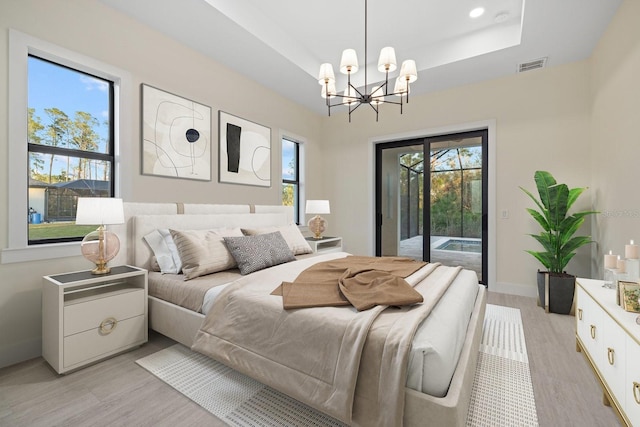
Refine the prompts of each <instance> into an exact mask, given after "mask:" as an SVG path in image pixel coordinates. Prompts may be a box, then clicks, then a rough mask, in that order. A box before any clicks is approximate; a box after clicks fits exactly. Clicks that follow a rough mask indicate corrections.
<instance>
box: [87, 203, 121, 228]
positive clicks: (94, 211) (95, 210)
mask: <svg viewBox="0 0 640 427" xmlns="http://www.w3.org/2000/svg"><path fill="white" fill-rule="evenodd" d="M123 223H124V209H123V207H122V199H115V198H113V197H78V209H77V211H76V224H77V225H105V224H123Z"/></svg>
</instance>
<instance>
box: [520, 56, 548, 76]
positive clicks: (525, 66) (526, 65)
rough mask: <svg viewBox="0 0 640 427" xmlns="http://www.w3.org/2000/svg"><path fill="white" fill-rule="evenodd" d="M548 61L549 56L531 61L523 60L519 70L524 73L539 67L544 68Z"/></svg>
mask: <svg viewBox="0 0 640 427" xmlns="http://www.w3.org/2000/svg"><path fill="white" fill-rule="evenodd" d="M546 63H547V58H546V57H544V58H540V59H535V60H533V61H529V62H522V63H520V64H518V72H519V73H524V72H525V71H531V70H537V69H538V68H544V66H545V65H546Z"/></svg>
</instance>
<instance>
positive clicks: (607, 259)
mask: <svg viewBox="0 0 640 427" xmlns="http://www.w3.org/2000/svg"><path fill="white" fill-rule="evenodd" d="M617 266H618V255H613V254H611V251H609V254H608V255H605V256H604V268H617Z"/></svg>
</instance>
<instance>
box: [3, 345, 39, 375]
mask: <svg viewBox="0 0 640 427" xmlns="http://www.w3.org/2000/svg"><path fill="white" fill-rule="evenodd" d="M40 356H42V340H41V339H40V338H37V339H32V340H29V341H23V342H21V343H18V344H15V345H12V346H8V347H4V348H0V368H4V367H6V366H11V365H15V364H16V363H20V362H24V361H25V360H29V359H35V358H36V357H40Z"/></svg>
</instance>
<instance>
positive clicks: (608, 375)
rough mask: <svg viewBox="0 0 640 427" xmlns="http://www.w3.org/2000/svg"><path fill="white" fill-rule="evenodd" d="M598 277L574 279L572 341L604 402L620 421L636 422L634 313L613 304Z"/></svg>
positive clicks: (639, 330) (638, 338)
mask: <svg viewBox="0 0 640 427" xmlns="http://www.w3.org/2000/svg"><path fill="white" fill-rule="evenodd" d="M603 284H604V282H603V281H602V280H592V279H581V278H579V279H577V280H576V285H577V286H576V297H577V303H576V342H577V350H578V351H582V352H583V353H584V355H585V357H586V358H587V361H588V362H589V363H590V364H591V366H592V368H593V371H594V372H595V374H596V376H597V378H598V380H599V381H600V383H601V384H602V389H603V393H604V397H603V401H604V404H605V405H611V406H612V407H613V408H614V410H615V411H616V412H617V414H618V416H619V417H620V420H621V421H622V423H623V424H624V425H628V426H640V325H638V324H637V323H636V318H637V317H638V313H630V312H627V311H625V310H624V309H623V308H622V307H620V306H619V305H617V304H616V291H615V290H614V289H606V288H603V287H602V285H603Z"/></svg>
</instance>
